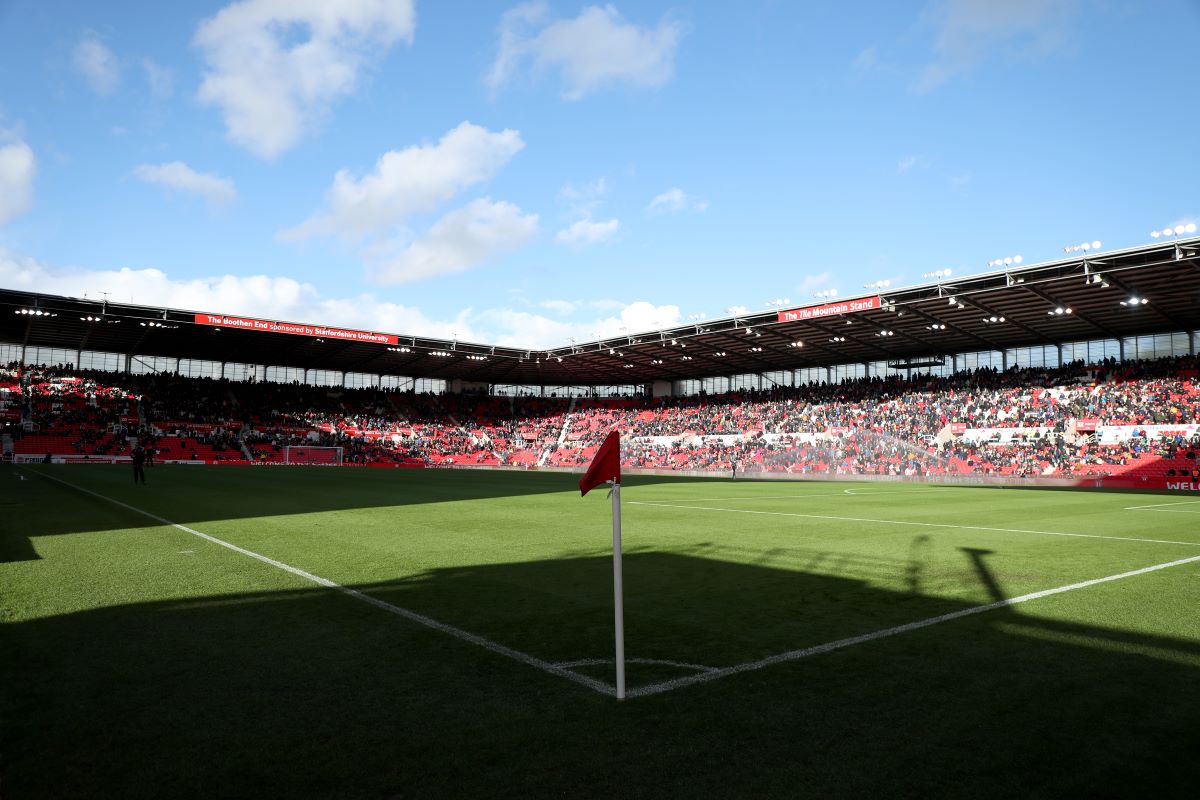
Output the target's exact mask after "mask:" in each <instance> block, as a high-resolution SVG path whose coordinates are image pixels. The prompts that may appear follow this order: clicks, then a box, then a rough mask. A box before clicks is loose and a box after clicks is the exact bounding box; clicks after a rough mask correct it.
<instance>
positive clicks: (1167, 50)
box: [0, 0, 1200, 348]
mask: <svg viewBox="0 0 1200 800" xmlns="http://www.w3.org/2000/svg"><path fill="white" fill-rule="evenodd" d="M1197 34H1200V0H1156V2H1153V3H1149V2H1140V1H1139V0H1004V1H1003V2H1000V1H999V0H931V1H930V2H912V3H907V2H878V3H861V4H854V5H853V6H849V5H847V4H845V3H835V2H828V3H820V2H811V3H792V2H783V1H781V0H759V1H757V2H756V1H755V0H745V1H744V2H739V3H730V2H727V0H718V1H717V2H654V1H652V0H642V1H641V2H631V1H630V0H625V1H624V2H618V3H612V4H606V5H589V4H586V3H580V2H557V1H556V2H529V3H513V2H492V1H491V0H471V1H470V2H467V1H466V0H463V1H461V2H460V1H459V0H442V1H441V2H436V3H435V2H417V1H416V0H340V2H338V1H335V0H240V2H233V3H223V2H219V1H217V2H200V0H174V1H173V2H170V3H144V2H130V1H128V0H113V1H111V2H105V3H96V2H70V1H68V0H0V286H2V287H4V288H9V289H29V290H36V291H43V292H48V293H53V294H65V295H71V296H85V295H86V296H87V297H96V298H99V297H102V296H105V294H104V293H107V296H108V297H110V298H111V299H113V300H121V301H133V302H137V303H142V304H147V305H153V306H163V307H170V308H183V309H191V310H196V311H206V312H211V313H222V314H245V315H252V316H260V317H266V318H271V319H281V320H288V321H297V322H310V323H318V324H325V325H344V326H347V327H354V328H360V329H368V330H378V331H385V332H390V333H399V334H410V335H421V336H436V337H446V338H451V337H453V338H457V339H459V340H460V341H476V342H485V343H490V344H503V345H512V346H518V347H535V348H544V347H553V346H561V345H565V344H567V343H568V341H569V340H570V339H571V338H572V337H576V338H578V339H579V340H581V341H584V340H590V339H593V338H595V337H596V336H597V335H601V336H613V335H618V334H620V333H624V332H626V331H628V332H630V333H633V332H635V331H644V330H652V329H656V328H661V327H665V326H670V325H674V324H681V323H685V322H687V321H688V320H689V319H694V318H698V316H697V315H705V316H706V317H707V318H709V319H715V318H718V317H725V316H729V315H731V314H738V313H744V312H746V311H750V312H754V311H761V310H764V309H766V308H767V307H768V303H770V302H771V301H779V300H786V301H787V304H788V305H790V306H796V305H804V304H811V303H814V302H817V301H815V300H813V299H812V298H813V295H814V294H815V293H817V292H821V291H828V290H836V291H837V292H838V296H839V297H845V296H850V295H853V294H856V293H862V292H863V289H862V286H863V285H864V284H866V283H870V282H874V281H877V280H889V281H891V282H892V285H893V286H906V285H912V284H916V283H921V282H923V278H922V275H923V274H924V273H926V272H932V271H934V270H939V269H952V270H954V274H971V273H979V272H984V271H987V270H988V269H990V267H988V266H987V264H988V262H989V261H991V260H993V259H997V258H1004V257H1011V256H1016V255H1020V256H1022V259H1023V261H1024V263H1026V264H1030V263H1037V262H1041V261H1048V260H1052V259H1054V258H1057V257H1061V256H1062V252H1063V247H1064V246H1068V245H1071V244H1077V243H1080V242H1084V241H1087V242H1091V241H1095V240H1101V241H1102V243H1103V248H1104V249H1110V248H1121V247H1131V246H1136V245H1140V244H1144V243H1147V242H1149V241H1151V240H1150V237H1149V233H1150V231H1151V230H1154V229H1161V228H1162V227H1164V226H1168V225H1175V224H1179V223H1186V222H1190V221H1196V220H1198V219H1200V191H1198V190H1197V188H1196V187H1197V185H1200V182H1198V179H1200V158H1198V157H1197V155H1198V154H1197V146H1196V142H1197V141H1198V140H1200V135H1198V134H1197V131H1200V104H1198V103H1197V102H1196V100H1197V99H1198V98H1200V82H1198V81H1197V80H1196V75H1197V70H1196V66H1195V57H1194V54H1193V53H1192V52H1191V48H1190V47H1189V45H1188V44H1187V43H1188V42H1192V41H1195V40H1196V38H1197Z"/></svg>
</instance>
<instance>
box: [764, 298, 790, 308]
mask: <svg viewBox="0 0 1200 800" xmlns="http://www.w3.org/2000/svg"><path fill="white" fill-rule="evenodd" d="M790 302H792V301H791V300H788V299H787V298H786V297H776V298H775V299H774V300H768V301H767V302H766V304H765V305H766V306H767V308H780V307H781V306H786V305H787V304H788V303H790Z"/></svg>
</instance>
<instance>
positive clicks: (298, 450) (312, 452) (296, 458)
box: [283, 445, 342, 464]
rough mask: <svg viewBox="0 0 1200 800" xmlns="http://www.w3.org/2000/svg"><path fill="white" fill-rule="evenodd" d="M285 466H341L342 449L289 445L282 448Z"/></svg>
mask: <svg viewBox="0 0 1200 800" xmlns="http://www.w3.org/2000/svg"><path fill="white" fill-rule="evenodd" d="M283 463H285V464H341V463H342V448H340V447H316V446H308V445H290V446H288V447H285V448H283Z"/></svg>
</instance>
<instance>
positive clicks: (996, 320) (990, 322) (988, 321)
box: [983, 316, 1005, 325]
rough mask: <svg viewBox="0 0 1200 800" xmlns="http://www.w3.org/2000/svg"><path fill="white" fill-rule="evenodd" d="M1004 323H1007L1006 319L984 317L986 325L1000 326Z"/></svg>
mask: <svg viewBox="0 0 1200 800" xmlns="http://www.w3.org/2000/svg"><path fill="white" fill-rule="evenodd" d="M1004 321H1005V320H1004V317H997V316H991V317H984V318H983V323H984V324H985V325H997V324H999V323H1001V322H1004Z"/></svg>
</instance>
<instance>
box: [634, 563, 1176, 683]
mask: <svg viewBox="0 0 1200 800" xmlns="http://www.w3.org/2000/svg"><path fill="white" fill-rule="evenodd" d="M1197 561H1200V556H1192V557H1191V558H1181V559H1179V560H1177V561H1168V562H1166V563H1164V564H1155V565H1153V566H1150V567H1142V568H1141V569H1135V570H1131V571H1129V572H1122V573H1119V574H1117V575H1108V576H1106V577H1104V578H1093V579H1091V580H1087V581H1080V582H1079V583H1072V584H1068V585H1067V586H1059V587H1056V588H1054V589H1043V590H1042V591H1040V592H1031V593H1029V594H1023V595H1020V596H1019V597H1009V598H1006V599H1004V600H998V601H996V602H995V603H988V604H987V605H982V606H973V607H971V608H964V609H962V610H960V611H952V612H950V613H949V614H942V615H940V616H937V617H929V618H928V619H923V620H918V621H917V622H909V623H906V624H904V625H897V626H895V627H893V628H884V629H883V630H880V631H875V632H874V633H864V634H862V635H860V636H851V637H849V638H846V639H838V640H837V641H833V642H826V643H825V644H819V645H816V646H815V647H805V648H803V649H800V650H792V651H790V652H787V653H780V654H778V655H774V656H768V657H767V658H764V659H760V660H758V661H748V662H746V663H744V664H735V665H734V666H732V667H724V668H722V669H718V670H716V671H714V672H704V673H700V674H698V675H688V676H685V677H682V678H675V679H673V680H669V681H663V682H662V683H655V684H651V685H649V686H642V687H640V688H638V689H631V690H630V691H629V692H628V696H629V697H647V696H649V695H654V694H661V693H663V692H669V691H671V690H674V689H682V688H683V687H684V686H691V685H693V684H697V683H707V682H708V681H715V680H717V679H718V678H725V677H728V676H730V675H737V674H739V673H742V672H751V671H753V670H757V669H762V668H763V667H769V666H771V665H773V664H781V663H784V662H787V661H797V660H799V659H802V658H807V657H809V656H815V655H819V654H821V653H829V652H832V651H834V650H841V649H844V648H847V647H853V646H854V645H858V644H865V643H867V642H873V641H875V640H876V639H886V638H888V637H890V636H897V635H899V634H901V633H908V632H909V631H915V630H920V629H921V628H928V627H930V626H931V625H938V624H940V623H943V622H950V621H951V620H956V619H961V618H963V617H969V616H972V615H975V614H983V613H985V612H987V611H995V610H996V609H999V608H1007V607H1009V606H1014V605H1017V604H1018V603H1028V602H1029V601H1030V600H1038V599H1041V598H1043V597H1050V596H1051V595H1056V594H1062V593H1063V592H1071V591H1074V590H1076V589H1085V588H1087V587H1089V586H1095V585H1097V584H1100V583H1108V582H1110V581H1119V580H1122V579H1123V578H1132V577H1134V576H1135V575H1145V574H1146V573H1148V572H1156V571H1158V570H1160V569H1169V568H1171V567H1178V566H1180V565H1181V564H1194V563H1196V562H1197Z"/></svg>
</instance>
